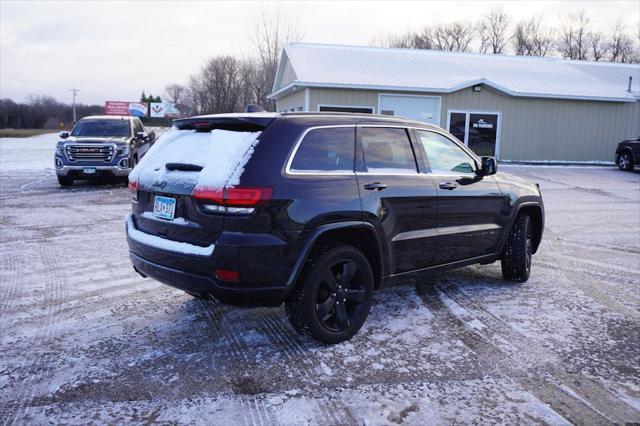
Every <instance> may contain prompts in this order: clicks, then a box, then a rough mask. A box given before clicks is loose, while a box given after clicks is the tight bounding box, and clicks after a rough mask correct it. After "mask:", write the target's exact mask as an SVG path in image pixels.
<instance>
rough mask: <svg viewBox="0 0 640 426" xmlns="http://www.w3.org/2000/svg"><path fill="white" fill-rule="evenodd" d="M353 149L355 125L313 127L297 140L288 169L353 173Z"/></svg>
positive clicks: (309, 171)
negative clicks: (300, 139) (297, 144)
mask: <svg viewBox="0 0 640 426" xmlns="http://www.w3.org/2000/svg"><path fill="white" fill-rule="evenodd" d="M354 151H355V128H353V127H328V128H319V129H312V130H310V131H309V132H308V133H307V134H306V135H305V136H304V139H303V140H302V142H300V145H299V146H298V149H297V150H296V152H295V154H294V157H293V159H292V161H291V165H290V167H289V170H290V171H292V172H294V173H295V172H303V173H339V172H352V171H353V158H354Z"/></svg>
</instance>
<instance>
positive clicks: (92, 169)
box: [82, 167, 96, 175]
mask: <svg viewBox="0 0 640 426" xmlns="http://www.w3.org/2000/svg"><path fill="white" fill-rule="evenodd" d="M82 173H84V174H85V175H95V174H96V169H95V167H85V168H84V169H82Z"/></svg>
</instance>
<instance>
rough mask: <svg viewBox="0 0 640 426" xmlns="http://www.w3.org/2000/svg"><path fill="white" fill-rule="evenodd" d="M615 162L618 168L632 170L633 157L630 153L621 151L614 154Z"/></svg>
mask: <svg viewBox="0 0 640 426" xmlns="http://www.w3.org/2000/svg"><path fill="white" fill-rule="evenodd" d="M616 164H617V165H618V168H619V169H620V170H625V171H629V170H633V158H631V153H630V152H628V151H623V152H621V153H620V154H618V155H616Z"/></svg>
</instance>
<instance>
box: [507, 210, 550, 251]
mask: <svg viewBox="0 0 640 426" xmlns="http://www.w3.org/2000/svg"><path fill="white" fill-rule="evenodd" d="M521 214H528V215H529V217H530V218H531V226H532V227H533V252H534V253H535V252H537V251H538V247H539V246H540V242H541V241H542V233H543V231H544V212H543V210H542V206H541V205H540V204H537V203H526V204H523V205H520V206H519V208H518V210H517V211H516V214H515V215H514V217H513V220H512V221H511V227H513V224H514V223H515V222H516V219H517V217H518V216H519V215H521ZM509 229H511V228H509Z"/></svg>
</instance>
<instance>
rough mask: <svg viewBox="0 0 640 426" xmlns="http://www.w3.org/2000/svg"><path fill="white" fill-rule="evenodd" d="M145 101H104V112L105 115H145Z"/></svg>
mask: <svg viewBox="0 0 640 426" xmlns="http://www.w3.org/2000/svg"><path fill="white" fill-rule="evenodd" d="M147 108H148V106H147V103H146V102H124V101H105V103H104V112H105V114H107V115H132V116H134V117H145V116H146V115H147Z"/></svg>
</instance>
